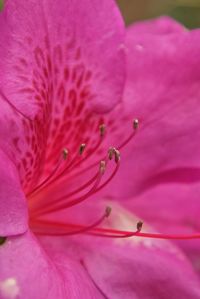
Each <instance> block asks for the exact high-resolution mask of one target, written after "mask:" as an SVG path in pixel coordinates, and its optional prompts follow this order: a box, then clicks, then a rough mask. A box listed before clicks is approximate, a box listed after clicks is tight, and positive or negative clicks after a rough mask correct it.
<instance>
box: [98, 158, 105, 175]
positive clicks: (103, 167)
mask: <svg viewBox="0 0 200 299" xmlns="http://www.w3.org/2000/svg"><path fill="white" fill-rule="evenodd" d="M99 170H100V172H101V174H104V172H105V170H106V162H105V161H104V160H102V161H101V162H100V165H99Z"/></svg>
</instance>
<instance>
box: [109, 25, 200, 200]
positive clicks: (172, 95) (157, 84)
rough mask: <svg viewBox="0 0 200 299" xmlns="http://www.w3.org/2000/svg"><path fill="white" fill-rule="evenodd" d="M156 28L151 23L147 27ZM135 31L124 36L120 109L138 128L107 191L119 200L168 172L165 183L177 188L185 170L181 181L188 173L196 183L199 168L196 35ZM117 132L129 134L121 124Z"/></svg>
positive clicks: (198, 44) (199, 38)
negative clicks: (125, 75)
mask: <svg viewBox="0 0 200 299" xmlns="http://www.w3.org/2000/svg"><path fill="white" fill-rule="evenodd" d="M160 22H161V20H159V21H157V22H156V21H153V25H152V27H154V26H155V27H156V24H157V23H158V25H159V23H160ZM173 24H174V21H173ZM173 26H174V25H173ZM177 26H178V25H177ZM139 27H140V26H139ZM136 29H137V26H136ZM136 29H134V26H132V27H130V28H129V29H128V31H127V70H128V78H127V84H126V88H125V95H124V109H125V113H127V114H128V115H130V116H131V115H132V117H133V118H138V119H139V123H140V124H139V129H138V132H137V134H136V136H135V138H134V139H133V140H132V141H131V142H130V146H129V148H127V151H124V152H122V154H121V156H122V161H121V170H120V171H119V174H118V179H116V180H115V181H114V184H113V188H111V187H110V186H109V190H108V192H109V191H110V192H111V193H113V194H114V193H115V191H116V196H118V195H121V194H122V195H123V197H124V196H126V195H128V196H129V195H131V196H136V195H138V194H139V193H140V192H143V191H144V188H146V187H147V185H148V182H149V181H150V180H151V179H152V177H155V176H157V177H159V174H160V173H164V172H166V173H167V172H168V171H171V170H174V169H178V170H177V175H176V176H174V175H173V176H172V178H171V180H173V179H175V180H176V182H177V181H180V182H181V181H182V180H183V177H182V175H179V174H181V172H182V171H181V170H182V169H185V170H187V169H188V170H189V171H188V172H187V171H184V176H186V177H187V178H184V180H185V179H187V180H189V177H190V174H191V173H192V178H191V179H197V173H198V171H196V170H197V169H198V167H199V165H200V156H199V140H200V130H199V118H200V108H199V107H200V105H199V99H200V88H199V83H200V56H199V51H200V31H199V30H194V31H187V30H184V29H182V31H181V30H174V31H173V30H172V32H171V33H169V34H157V33H156V34H153V33H152V32H151V33H149V32H148V30H146V31H145V30H139V32H138V33H137V30H136ZM163 30H164V29H163ZM161 32H162V31H161ZM126 107H127V109H126ZM121 127H122V130H121V131H123V132H124V135H125V133H126V132H129V131H130V129H129V128H127V127H126V121H124V123H121ZM116 146H117V145H116ZM178 173H179V174H178ZM195 177H196V178H195ZM168 179H169V178H168ZM168 179H167V180H168ZM154 184H156V180H155V181H154ZM116 185H117V186H118V187H119V186H120V187H121V193H120V192H119V188H116ZM111 189H112V190H111Z"/></svg>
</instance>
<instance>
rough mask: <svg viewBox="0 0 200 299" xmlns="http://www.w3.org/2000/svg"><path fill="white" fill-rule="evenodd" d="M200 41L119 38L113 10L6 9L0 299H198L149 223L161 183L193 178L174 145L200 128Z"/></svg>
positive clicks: (188, 271)
mask: <svg viewBox="0 0 200 299" xmlns="http://www.w3.org/2000/svg"><path fill="white" fill-rule="evenodd" d="M199 38H200V34H199V31H198V30H197V31H196V32H195V31H194V32H189V31H186V30H185V29H184V28H182V26H181V25H179V24H177V23H175V22H174V21H172V20H169V19H167V18H164V19H160V20H157V21H151V22H149V23H142V24H136V25H134V26H133V27H130V28H129V29H128V30H126V29H125V27H124V24H123V20H122V18H121V16H120V13H119V11H118V8H117V7H116V4H115V3H114V1H111V0H102V1H98V0H92V1H91V0H83V1H78V0H73V1H68V0H60V1H59V3H56V1H53V0H48V1H46V0H43V1H36V0H29V1H24V0H15V1H13V0H10V1H6V3H5V6H4V9H3V11H1V13H0V55H1V60H0V101H1V111H0V136H1V138H0V161H1V162H0V176H1V183H0V198H1V205H0V236H1V237H0V298H2V299H27V298H29V299H35V298H38V299H44V298H50V299H51V298H60V299H64V298H70V299H72V298H77V299H79V298H84V299H85V298H86V299H87V298H88V299H90V298H112V299H120V298H125V299H128V298H142V299H145V298H148V299H151V298H152V299H155V298H162V299H165V298H166V299H168V298H169V296H170V298H177V297H178V296H179V297H180V298H183V299H186V298H192V299H196V298H200V288H199V278H198V276H197V274H196V273H195V270H194V268H193V266H192V264H191V263H190V261H189V260H188V259H187V257H186V256H185V254H184V253H183V251H182V250H181V249H180V248H178V247H177V246H176V245H175V244H172V243H171V242H170V241H167V240H162V239H163V238H165V237H166V238H167V235H164V233H165V230H162V225H160V224H161V223H162V221H158V223H157V224H158V225H157V224H156V223H155V221H154V218H153V217H151V215H152V214H151V213H150V214H149V215H150V216H149V215H148V213H147V211H150V212H151V209H150V208H149V204H150V200H149V196H148V192H151V190H152V189H153V190H154V189H156V190H159V187H160V183H161V182H160V181H159V180H161V181H162V179H163V181H164V182H167V181H169V178H171V177H172V178H177V180H178V183H179V181H180V180H181V178H182V176H179V175H177V173H176V169H178V171H179V170H182V169H186V170H188V168H189V167H190V170H194V171H195V169H194V167H197V164H196V161H197V160H196V158H197V156H195V154H196V152H195V151H194V148H193V146H195V145H196V144H195V143H194V144H193V143H192V144H191V143H189V144H188V143H187V142H186V141H188V139H187V138H189V137H188V136H189V134H185V135H184V134H183V133H185V130H186V129H187V130H188V131H187V132H191V130H196V129H197V128H198V122H197V121H196V119H195V120H194V121H192V119H191V115H192V116H194V115H196V116H197V115H198V99H197V98H198V92H199V89H198V84H197V83H198V74H199V72H198V66H197V65H196V63H197V62H198V56H197V55H196V53H198V40H199ZM194 45H195V46H194ZM184 47H185V48H184ZM184 51H185V52H184ZM190 57H192V59H193V60H192V59H191V60H190ZM186 58H187V59H186ZM183 62H184V63H183ZM194 65H195V70H194ZM195 79H196V80H195ZM183 83H184V85H183ZM169 87H171V89H169ZM186 91H187V92H188V93H187V92H186ZM186 99H187V100H188V99H190V102H186ZM186 103H187V105H186ZM183 104H184V105H183ZM184 112H185V113H184ZM169 115H170V117H169V118H168V117H166V116H169ZM181 116H182V118H181ZM177 117H178V119H179V122H177ZM189 120H190V121H189ZM180 123H181V126H180ZM183 125H186V127H185V126H183ZM176 134H177V135H176ZM178 136H183V138H177V137H178ZM166 140H168V142H166ZM164 142H166V144H165V150H164V149H163V143H164ZM185 143H186V145H185ZM183 144H184V145H185V147H184V149H183V150H182V151H181V147H182V145H183ZM155 145H156V146H157V147H156V146H155ZM172 146H173V147H174V148H173V147H172ZM195 148H196V147H195ZM169 149H173V151H172V153H173V154H170V153H171V152H170V151H169ZM174 150H176V155H174ZM190 151H192V152H194V156H193V157H192V159H191V160H190V159H188V152H190ZM186 161H187V162H186ZM164 162H165V163H164ZM183 162H184V163H183ZM187 163H188V164H187ZM178 167H179V168H178ZM155 170H158V173H159V172H162V174H163V176H162V175H159V178H158V177H157V176H156V175H158V173H157V172H156V171H155ZM167 171H170V173H169V176H167V174H168V173H167ZM195 173H196V172H192V174H195ZM152 174H153V175H152ZM178 174H179V173H178ZM173 175H174V176H173ZM166 177H167V178H168V180H167V179H166ZM193 178H194V177H193ZM173 182H174V180H173ZM157 185H159V186H158V189H157ZM179 185H180V184H178V186H179ZM155 186H156V187H155ZM165 187H166V185H165ZM179 187H180V188H181V187H182V185H181V186H179ZM177 188H178V187H177ZM156 192H158V197H157V198H158V199H157V200H156V197H155V202H156V204H158V206H159V209H160V210H161V211H163V210H162V207H164V208H165V207H166V202H167V198H166V197H164V198H160V195H159V194H160V193H159V191H156ZM161 193H162V191H161ZM166 194H167V192H166ZM162 195H163V193H162ZM139 198H141V201H139ZM162 199H163V200H162ZM175 202H176V201H175ZM176 203H177V202H176ZM162 204H163V206H162ZM144 205H145V207H144ZM127 207H128V208H127ZM146 207H147V208H146ZM174 207H176V205H175V206H174ZM172 208H173V205H172ZM146 209H147V210H146ZM154 209H156V206H154ZM168 211H169V210H168ZM134 212H137V214H138V215H139V217H141V218H139V217H138V216H135V215H134V214H133V213H134ZM158 212H160V211H158ZM162 213H163V212H162ZM183 214H184V215H185V217H186V215H187V211H186V210H185V209H183ZM170 215H171V214H170ZM188 215H191V214H188ZM142 217H143V218H144V221H145V224H144V227H143V226H142V222H141V221H140V220H141V219H142ZM152 218H153V219H152ZM180 218H181V217H180ZM178 219H179V218H178ZM148 220H149V223H150V224H154V225H155V226H156V227H157V229H158V230H159V231H160V232H163V234H162V233H161V234H158V233H155V231H154V230H153V228H152V227H150V226H148V225H147V224H148ZM167 220H171V219H168V218H167ZM177 222H178V220H177ZM178 223H179V224H180V227H182V223H181V222H178ZM182 232H183V233H184V235H181V234H180V235H179V236H181V238H184V236H185V238H190V237H191V238H194V236H197V237H199V235H194V234H188V233H190V232H186V231H184V230H183V231H182ZM178 233H179V232H178ZM185 233H187V235H185ZM173 236H174V235H172V237H173ZM175 237H177V236H175ZM157 238H161V240H160V239H157Z"/></svg>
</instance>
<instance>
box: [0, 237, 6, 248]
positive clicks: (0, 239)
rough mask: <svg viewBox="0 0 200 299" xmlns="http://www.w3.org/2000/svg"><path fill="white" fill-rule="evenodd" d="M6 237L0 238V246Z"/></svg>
mask: <svg viewBox="0 0 200 299" xmlns="http://www.w3.org/2000/svg"><path fill="white" fill-rule="evenodd" d="M6 239H7V237H0V246H1V245H3V244H4V243H5V242H6Z"/></svg>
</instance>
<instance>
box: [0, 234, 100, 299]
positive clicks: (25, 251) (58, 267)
mask: <svg viewBox="0 0 200 299" xmlns="http://www.w3.org/2000/svg"><path fill="white" fill-rule="evenodd" d="M52 241H53V242H54V241H56V239H55V240H54V239H52ZM0 260H1V271H0V297H1V299H24V298H29V299H35V298H38V299H44V298H48V299H51V298H52V299H53V298H58V299H65V298H69V299H71V298H73V299H80V298H81V296H82V294H84V298H86V299H91V298H95V299H96V298H97V299H103V297H102V296H101V294H100V293H99V291H98V290H97V289H96V288H95V287H94V285H93V283H92V282H91V281H90V279H89V278H88V275H87V273H85V271H84V270H83V269H82V267H81V266H80V263H77V262H76V261H73V260H71V259H69V258H68V257H67V255H66V254H65V253H64V252H62V253H59V252H54V254H53V255H50V256H49V255H47V253H46V252H45V251H44V250H43V248H42V247H41V246H40V244H39V243H38V241H37V239H36V238H35V237H34V236H33V235H32V234H31V233H30V232H27V233H25V234H24V235H21V236H18V237H10V238H8V239H7V241H6V242H5V243H4V244H3V245H2V246H0ZM40 274H41V275H40Z"/></svg>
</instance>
